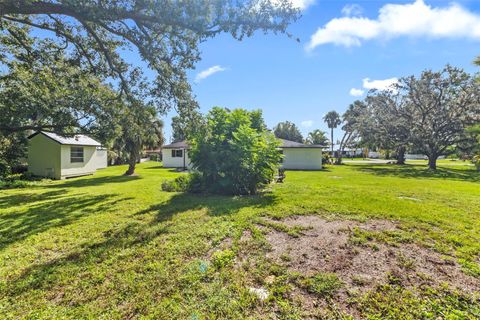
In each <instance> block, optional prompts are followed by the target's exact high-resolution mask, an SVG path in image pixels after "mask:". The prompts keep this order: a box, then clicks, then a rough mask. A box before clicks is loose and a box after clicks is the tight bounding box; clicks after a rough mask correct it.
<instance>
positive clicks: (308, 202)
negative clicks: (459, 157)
mask: <svg viewBox="0 0 480 320" xmlns="http://www.w3.org/2000/svg"><path fill="white" fill-rule="evenodd" d="M443 165H444V163H443V162H442V163H440V168H439V170H438V171H437V172H435V173H433V172H431V171H430V170H428V169H426V167H425V166H418V165H407V166H394V165H371V164H350V165H344V166H329V167H328V168H327V169H325V170H323V171H316V172H302V171H288V172H287V177H286V180H285V183H283V184H277V185H273V186H272V187H271V188H269V189H268V190H267V191H266V192H265V193H264V194H262V195H259V196H245V197H227V196H207V195H188V194H180V193H166V192H162V191H161V189H160V184H161V182H162V181H163V180H165V179H172V178H174V177H176V176H178V175H179V174H183V173H177V172H174V171H172V170H168V169H164V168H162V167H161V166H160V165H159V164H158V163H154V162H147V163H143V164H141V165H139V166H138V169H137V173H138V175H137V176H133V177H125V176H122V173H123V172H124V171H125V167H123V166H118V167H110V168H107V169H104V170H101V171H98V172H97V173H96V174H95V175H94V176H89V177H83V178H76V179H70V180H65V181H44V182H40V183H37V184H35V185H34V186H32V187H29V188H24V189H12V190H0V315H2V317H1V318H2V319H5V318H6V319H10V318H12V319H17V318H28V319H57V318H72V319H80V318H96V319H98V318H102V319H115V318H119V319H127V318H128V319H130V318H150V319H214V318H219V319H242V318H249V317H250V318H252V319H254V318H255V319H256V318H266V319H271V318H282V319H302V318H306V317H314V315H316V316H317V317H320V318H321V317H323V318H326V319H332V318H338V319H348V318H349V317H354V318H357V317H358V318H362V319H363V318H366V319H478V318H480V300H479V297H478V296H475V295H466V294H464V293H461V292H457V291H456V290H453V289H451V288H449V287H448V286H447V285H442V286H426V285H422V286H418V287H412V286H406V285H403V284H402V282H401V281H396V280H395V279H393V276H392V277H391V278H389V279H390V280H391V281H389V282H387V283H385V284H380V285H378V286H375V287H374V288H372V289H371V290H370V291H369V292H366V293H365V292H362V293H358V292H353V291H348V290H347V291H343V292H344V293H343V294H342V295H335V292H336V290H340V289H338V288H340V287H341V285H342V284H341V283H342V281H341V279H340V280H338V279H337V278H336V275H335V274H326V275H317V276H315V277H313V278H308V277H309V275H305V274H299V273H297V272H294V271H292V270H290V269H289V268H288V267H287V266H286V264H282V263H278V262H275V261H272V260H271V259H269V258H267V252H269V251H270V250H271V244H270V243H268V241H267V240H266V238H267V237H266V236H267V235H268V234H269V232H272V230H277V231H279V232H280V231H281V232H285V233H287V234H289V235H290V236H291V237H292V238H293V239H295V237H301V236H302V230H301V229H298V228H297V229H296V228H291V227H289V226H288V225H286V224H283V221H284V218H286V217H288V216H294V215H318V216H321V217H324V218H326V219H329V220H338V219H353V220H358V221H369V220H371V219H382V220H389V221H395V223H396V224H397V225H398V227H399V228H398V230H395V231H393V232H392V231H388V230H387V231H382V230H380V231H377V232H370V233H368V232H366V231H362V230H357V229H356V230H353V231H351V236H352V237H356V238H355V239H356V240H358V241H357V242H358V243H359V246H361V245H370V247H372V248H374V247H375V246H376V245H383V244H388V245H392V246H403V245H406V244H409V245H411V244H415V245H418V246H420V247H422V248H428V249H429V250H432V251H434V252H436V253H438V254H441V255H442V256H443V257H445V258H448V259H452V260H453V261H455V263H457V264H459V265H460V266H461V268H462V272H463V273H465V274H466V275H469V276H473V277H476V278H477V279H478V278H480V174H479V173H477V172H475V171H474V169H473V168H472V167H470V166H461V165H459V166H448V165H445V166H443ZM246 234H248V235H249V236H248V237H246V236H245V235H246ZM359 239H360V240H359ZM287 260H288V257H285V261H287ZM404 264H405V262H404ZM272 277H274V278H273V279H274V280H271V279H272ZM265 279H270V280H268V281H267V280H265ZM392 279H393V280H392ZM249 287H265V288H266V289H267V290H268V292H269V296H268V298H267V299H266V300H265V301H259V299H258V298H257V297H256V296H255V295H254V294H252V293H251V292H250V291H249ZM326 292H327V293H328V295H326V294H325V293H326ZM320 293H321V294H320ZM298 294H301V295H312V297H315V299H318V304H317V303H316V304H315V306H313V307H312V306H306V305H305V304H304V303H303V302H302V301H301V300H298V299H297V297H298ZM315 295H316V296H315ZM347 300H348V303H347V302H346V301H347ZM332 301H333V302H335V301H336V302H335V303H330V302H332ZM339 301H340V302H339ZM337 303H338V304H339V305H338V307H337ZM342 303H343V304H344V305H348V308H347V307H345V308H343V307H341V304H342Z"/></svg>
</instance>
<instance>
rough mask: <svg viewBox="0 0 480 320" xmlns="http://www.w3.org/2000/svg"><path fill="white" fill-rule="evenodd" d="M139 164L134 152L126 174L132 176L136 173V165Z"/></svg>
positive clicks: (129, 159) (131, 154)
mask: <svg viewBox="0 0 480 320" xmlns="http://www.w3.org/2000/svg"><path fill="white" fill-rule="evenodd" d="M136 164H137V155H136V154H135V153H134V152H132V153H130V157H129V158H128V169H127V171H125V175H126V176H131V175H132V174H134V173H135V165H136Z"/></svg>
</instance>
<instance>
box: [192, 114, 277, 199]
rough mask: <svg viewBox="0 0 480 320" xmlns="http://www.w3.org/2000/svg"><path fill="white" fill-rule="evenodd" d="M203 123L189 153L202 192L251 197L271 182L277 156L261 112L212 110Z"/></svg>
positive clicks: (275, 168) (272, 138)
mask: <svg viewBox="0 0 480 320" xmlns="http://www.w3.org/2000/svg"><path fill="white" fill-rule="evenodd" d="M206 123H207V125H206V126H205V127H204V128H203V129H202V130H199V132H198V133H196V135H195V136H194V137H192V139H191V145H192V149H191V150H190V152H189V156H190V158H191V161H192V164H193V166H194V167H195V169H196V170H198V171H199V172H200V173H201V178H202V180H203V184H202V185H203V186H204V187H206V190H205V191H208V192H213V193H225V194H255V193H256V192H257V191H258V189H259V188H260V187H262V186H263V185H265V184H268V183H270V182H271V181H272V180H273V177H274V174H275V172H276V171H277V168H278V166H279V162H280V159H281V154H280V153H279V152H278V150H277V148H278V141H277V140H276V138H275V136H274V135H273V134H272V133H271V132H269V131H268V130H267V129H266V125H265V123H264V121H263V118H262V113H261V111H259V110H258V111H247V110H244V109H235V110H228V109H222V108H219V107H215V108H213V109H212V110H211V111H210V112H209V113H208V115H207V118H206Z"/></svg>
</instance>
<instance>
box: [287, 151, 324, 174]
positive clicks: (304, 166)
mask: <svg viewBox="0 0 480 320" xmlns="http://www.w3.org/2000/svg"><path fill="white" fill-rule="evenodd" d="M283 155H284V158H283V163H282V167H283V168H285V169H291V170H320V169H322V149H319V148H283Z"/></svg>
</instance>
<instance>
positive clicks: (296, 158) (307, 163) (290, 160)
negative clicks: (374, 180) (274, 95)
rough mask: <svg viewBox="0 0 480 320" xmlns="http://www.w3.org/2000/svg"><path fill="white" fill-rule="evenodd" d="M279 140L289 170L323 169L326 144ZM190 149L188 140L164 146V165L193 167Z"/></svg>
mask: <svg viewBox="0 0 480 320" xmlns="http://www.w3.org/2000/svg"><path fill="white" fill-rule="evenodd" d="M278 140H279V141H280V147H279V151H280V152H281V153H282V154H283V160H282V163H281V166H282V168H284V169H289V170H320V169H322V149H323V148H325V147H324V146H320V145H312V144H303V143H299V142H294V141H289V140H284V139H278ZM188 149H189V146H188V144H187V143H186V141H179V142H175V143H172V144H169V145H166V146H163V147H162V161H163V166H164V167H165V168H185V169H189V168H191V167H192V164H191V162H190V158H189V157H188Z"/></svg>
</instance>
